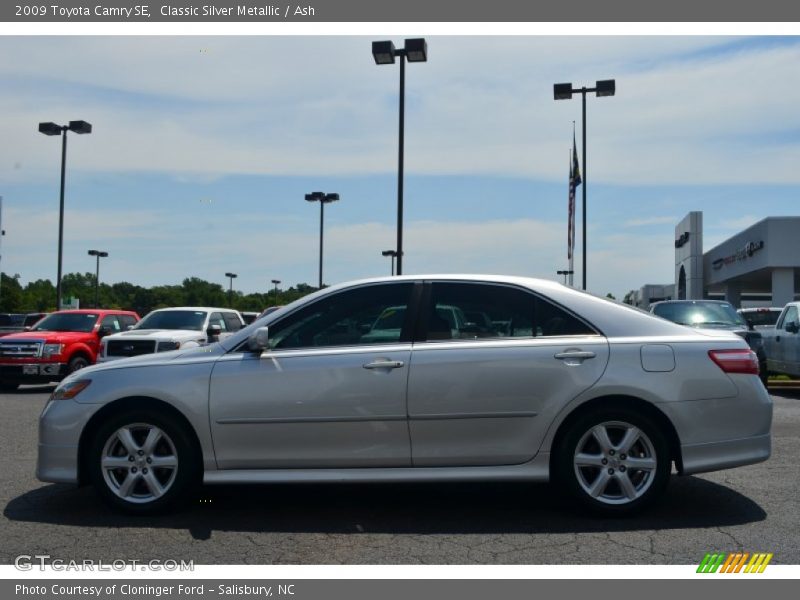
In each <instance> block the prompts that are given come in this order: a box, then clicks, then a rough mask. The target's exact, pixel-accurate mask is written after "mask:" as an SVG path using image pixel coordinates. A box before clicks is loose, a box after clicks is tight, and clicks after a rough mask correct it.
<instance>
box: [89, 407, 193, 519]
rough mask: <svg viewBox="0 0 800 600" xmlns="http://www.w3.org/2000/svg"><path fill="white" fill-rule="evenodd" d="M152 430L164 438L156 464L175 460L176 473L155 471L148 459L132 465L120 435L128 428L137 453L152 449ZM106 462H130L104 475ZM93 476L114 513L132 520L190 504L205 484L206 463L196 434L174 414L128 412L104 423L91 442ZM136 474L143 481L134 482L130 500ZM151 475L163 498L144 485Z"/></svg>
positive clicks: (138, 459)
mask: <svg viewBox="0 0 800 600" xmlns="http://www.w3.org/2000/svg"><path fill="white" fill-rule="evenodd" d="M148 427H149V428H151V429H153V428H157V429H158V430H160V431H161V432H162V433H163V434H164V436H162V439H161V440H160V441H159V443H158V444H157V445H156V447H155V448H154V450H153V452H152V453H151V454H150V455H149V456H152V459H153V460H157V459H168V458H169V457H170V456H174V457H175V459H176V460H175V468H174V469H172V468H165V467H162V468H159V467H156V466H153V463H152V462H150V463H148V462H146V461H147V458H148V457H149V456H148V455H143V456H134V460H133V461H131V460H130V456H131V455H129V456H127V457H126V454H129V453H128V452H127V450H126V449H125V447H124V445H123V443H122V442H121V438H119V437H118V435H119V432H120V431H121V430H123V428H124V429H126V430H127V431H129V432H131V434H132V438H133V440H134V441H135V442H136V443H137V444H138V446H137V447H138V448H139V449H144V448H145V446H146V444H144V443H143V441H144V439H146V435H147V434H148V433H149V431H150V430H148V429H146V428H148ZM135 454H137V453H134V455H135ZM104 457H107V458H109V459H115V460H118V461H120V462H123V461H125V460H127V461H128V462H127V463H125V466H120V467H119V468H109V469H104V468H103V467H102V460H103V458H104ZM128 465H130V466H128ZM88 470H89V477H90V480H91V482H92V485H93V486H94V488H95V490H96V491H97V493H98V494H99V495H100V497H101V498H102V499H103V500H104V501H105V502H106V503H108V504H109V505H110V506H111V507H112V508H115V509H117V510H121V511H123V512H127V513H130V514H137V515H150V514H157V513H161V512H164V511H166V510H168V509H171V508H173V507H175V506H176V505H178V504H179V503H180V502H181V501H182V500H184V499H185V498H186V497H187V495H188V494H189V493H190V492H191V491H193V490H194V488H195V487H196V486H197V485H199V483H200V481H201V476H202V463H201V458H200V455H199V452H198V450H196V448H195V444H194V443H193V441H192V437H191V434H190V432H189V431H187V428H186V426H185V425H184V424H183V423H181V422H180V421H179V420H178V419H176V418H174V417H173V416H171V415H169V414H164V413H161V412H159V411H156V410H148V409H142V410H128V411H125V412H123V413H120V414H118V415H115V416H113V417H111V418H108V419H105V420H104V422H103V424H102V425H101V426H100V427H99V428H98V429H97V431H95V432H94V435H93V436H92V439H91V446H90V448H89V454H88ZM133 472H135V473H138V475H136V476H135V477H134V478H133V479H132V481H135V483H134V484H132V485H131V486H130V492H129V493H128V494H127V495H126V494H125V493H124V492H123V485H125V482H126V481H127V478H129V477H132V476H134V475H135V473H133ZM148 472H150V474H149V475H148V477H153V478H156V480H157V481H158V483H159V484H160V485H162V486H163V489H164V491H163V495H157V494H153V493H152V491H151V490H152V487H151V484H150V483H148V482H147V481H145V480H144V477H145V475H144V474H147V473H148ZM148 481H152V480H148ZM123 496H126V497H123Z"/></svg>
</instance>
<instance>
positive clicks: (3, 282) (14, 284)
mask: <svg viewBox="0 0 800 600" xmlns="http://www.w3.org/2000/svg"><path fill="white" fill-rule="evenodd" d="M24 306H25V303H24V298H23V293H22V286H21V285H20V284H19V275H14V277H9V276H8V275H6V274H5V273H0V312H22V311H23V310H25V308H24Z"/></svg>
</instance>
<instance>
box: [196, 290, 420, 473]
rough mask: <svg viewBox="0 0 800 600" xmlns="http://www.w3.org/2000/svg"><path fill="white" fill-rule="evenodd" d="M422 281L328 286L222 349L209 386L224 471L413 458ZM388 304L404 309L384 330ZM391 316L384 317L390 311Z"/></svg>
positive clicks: (394, 462)
mask: <svg viewBox="0 0 800 600" xmlns="http://www.w3.org/2000/svg"><path fill="white" fill-rule="evenodd" d="M414 288H415V285H414V283H411V282H402V283H393V282H392V283H378V284H370V285H363V286H359V287H356V288H350V289H346V290H343V291H341V292H338V293H334V294H329V295H326V296H324V297H323V298H320V299H319V300H316V301H315V302H312V303H310V304H308V305H306V306H304V307H301V308H300V309H298V310H296V311H294V312H293V313H290V314H289V315H287V316H286V317H284V318H283V319H281V320H280V321H278V322H276V323H274V324H272V325H271V326H270V328H269V338H270V347H269V348H268V349H267V350H266V351H264V352H263V353H261V354H253V353H251V352H247V351H245V350H241V351H234V352H232V353H230V354H228V355H226V356H224V357H222V358H221V359H220V360H219V361H218V362H217V364H216V365H215V367H214V370H213V372H212V375H211V384H210V398H209V402H210V417H211V429H212V435H213V438H214V449H215V452H216V457H217V465H218V467H219V468H220V469H266V468H322V467H328V468H330V467H342V468H346V467H389V466H392V467H395V466H410V464H411V444H410V441H409V433H408V424H407V416H406V386H407V380H408V368H409V362H410V357H411V329H412V327H411V322H412V316H413V315H412V313H413V310H412V307H411V304H412V296H413V295H414V294H413V292H414ZM387 311H390V312H391V311H395V313H396V314H397V315H402V318H401V319H400V320H401V322H402V323H401V326H400V327H399V328H398V329H382V330H381V331H380V335H377V334H376V332H375V331H373V329H374V328H375V326H376V324H378V323H383V322H385V315H386V314H387ZM382 316H383V318H381V317H382Z"/></svg>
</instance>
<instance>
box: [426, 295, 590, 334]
mask: <svg viewBox="0 0 800 600" xmlns="http://www.w3.org/2000/svg"><path fill="white" fill-rule="evenodd" d="M426 317H427V331H426V339H427V340H428V341H436V340H477V339H497V338H507V337H514V338H526V337H543V336H564V335H594V334H595V332H594V331H593V330H592V329H591V328H590V327H588V326H587V325H585V324H584V323H583V322H581V321H579V320H578V319H576V318H575V317H573V316H572V315H570V314H569V313H567V312H565V311H564V310H562V309H560V308H558V307H557V306H555V305H553V304H551V303H550V302H547V301H546V300H543V299H541V298H539V297H537V296H536V295H535V294H533V293H531V292H527V291H525V290H520V289H517V288H513V287H508V286H502V285H491V284H483V283H434V284H433V290H432V295H431V303H430V304H429V307H428V314H427V315H426Z"/></svg>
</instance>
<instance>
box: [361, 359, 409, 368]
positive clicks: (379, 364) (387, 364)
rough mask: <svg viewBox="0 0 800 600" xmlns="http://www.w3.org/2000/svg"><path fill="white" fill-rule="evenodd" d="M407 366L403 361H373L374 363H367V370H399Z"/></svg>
mask: <svg viewBox="0 0 800 600" xmlns="http://www.w3.org/2000/svg"><path fill="white" fill-rule="evenodd" d="M403 365H405V363H404V362H403V361H402V360H373V361H372V362H368V363H365V364H364V365H363V367H364V368H365V369H399V368H400V367H402V366H403Z"/></svg>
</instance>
